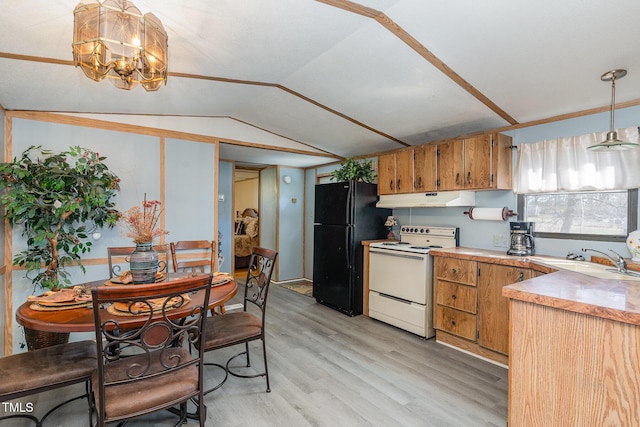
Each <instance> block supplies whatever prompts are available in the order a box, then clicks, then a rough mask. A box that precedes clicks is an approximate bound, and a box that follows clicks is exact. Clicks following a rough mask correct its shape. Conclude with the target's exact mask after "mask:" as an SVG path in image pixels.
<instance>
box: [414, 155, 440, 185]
mask: <svg viewBox="0 0 640 427" xmlns="http://www.w3.org/2000/svg"><path fill="white" fill-rule="evenodd" d="M413 166H414V168H413V175H414V177H413V188H414V191H415V192H419V191H420V192H421V191H437V190H438V146H437V145H435V144H426V145H419V146H417V147H414V149H413Z"/></svg>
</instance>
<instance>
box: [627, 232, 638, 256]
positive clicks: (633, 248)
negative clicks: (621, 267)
mask: <svg viewBox="0 0 640 427" xmlns="http://www.w3.org/2000/svg"><path fill="white" fill-rule="evenodd" d="M627 247H628V248H629V252H631V260H632V261H635V262H640V230H635V231H632V232H631V233H629V236H628V237H627Z"/></svg>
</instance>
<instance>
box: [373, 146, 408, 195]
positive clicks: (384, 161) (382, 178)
mask: <svg viewBox="0 0 640 427" xmlns="http://www.w3.org/2000/svg"><path fill="white" fill-rule="evenodd" d="M412 192H413V150H405V151H398V152H395V153H389V154H382V155H380V156H379V157H378V194H381V195H382V194H399V193H412Z"/></svg>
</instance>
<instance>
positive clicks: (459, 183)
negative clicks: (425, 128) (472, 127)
mask: <svg viewBox="0 0 640 427" xmlns="http://www.w3.org/2000/svg"><path fill="white" fill-rule="evenodd" d="M511 168H512V154H511V137H509V136H506V135H502V134H498V133H495V134H488V135H479V136H476V137H473V138H465V139H455V140H451V141H447V142H445V143H442V144H439V145H438V161H437V170H438V178H437V185H438V190H439V191H447V190H463V189H464V190H484V189H504V190H506V189H511Z"/></svg>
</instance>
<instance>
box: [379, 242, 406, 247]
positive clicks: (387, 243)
mask: <svg viewBox="0 0 640 427" xmlns="http://www.w3.org/2000/svg"><path fill="white" fill-rule="evenodd" d="M382 244H383V245H386V246H397V245H408V244H409V243H408V242H382Z"/></svg>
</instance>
